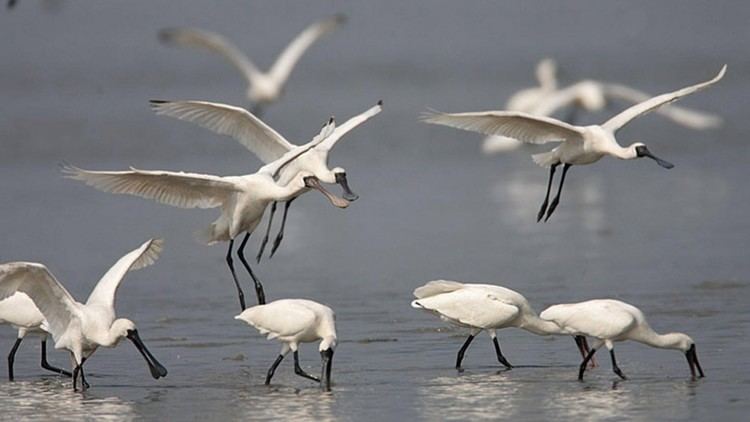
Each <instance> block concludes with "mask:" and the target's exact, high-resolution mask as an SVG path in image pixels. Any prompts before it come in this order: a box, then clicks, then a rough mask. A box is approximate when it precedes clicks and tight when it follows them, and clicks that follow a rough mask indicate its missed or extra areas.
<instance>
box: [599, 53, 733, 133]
mask: <svg viewBox="0 0 750 422" xmlns="http://www.w3.org/2000/svg"><path fill="white" fill-rule="evenodd" d="M726 70H727V66H726V65H724V66H723V67H722V68H721V70H720V71H719V73H718V74H717V75H716V76H714V77H713V79H711V80H708V81H705V82H701V83H699V84H695V85H692V86H688V87H685V88H682V89H678V90H677V91H673V92H669V93H666V94H661V95H657V96H656V97H653V98H651V99H648V100H646V101H643V102H641V103H639V104H636V105H634V106H632V107H630V108H628V109H626V110H625V111H623V112H621V113H620V114H618V115H616V116H614V117H612V118H611V119H609V120H607V121H606V122H605V123H604V124H603V125H602V127H603V128H604V129H606V130H609V131H611V132H613V133H615V132H617V131H618V130H619V129H621V128H622V127H623V126H625V125H626V124H628V123H629V122H630V121H631V120H633V119H635V118H636V117H639V116H642V115H644V114H646V113H648V112H651V111H653V110H655V109H657V108H659V107H661V106H663V105H666V104H669V103H672V102H674V101H677V100H679V99H680V98H682V97H684V96H686V95H690V94H693V93H695V92H698V91H700V90H702V89H705V88H707V87H709V86H711V85H713V84H715V83H716V82H718V81H719V80H721V78H723V77H724V73H725V72H726Z"/></svg>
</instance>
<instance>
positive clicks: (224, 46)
mask: <svg viewBox="0 0 750 422" xmlns="http://www.w3.org/2000/svg"><path fill="white" fill-rule="evenodd" d="M345 21H346V18H345V17H344V16H343V15H336V16H332V17H329V18H326V19H323V20H320V21H318V22H315V23H313V24H312V25H310V26H308V27H307V28H306V29H305V30H304V31H302V32H301V33H300V34H299V35H297V37H296V38H294V40H292V42H291V43H289V45H288V46H287V47H286V48H285V49H284V51H283V52H282V53H281V54H280V55H279V57H278V58H277V59H276V62H275V63H274V64H273V66H271V68H270V69H269V70H268V72H263V71H261V70H260V69H258V68H257V67H256V66H255V65H254V64H253V62H251V61H250V59H249V58H248V57H247V56H246V55H245V54H244V53H242V52H241V51H240V50H239V49H238V48H237V47H236V46H234V44H232V43H231V42H229V41H228V40H227V39H226V38H224V37H223V36H221V35H219V34H215V33H213V32H208V31H202V30H199V29H191V28H169V29H163V30H161V31H160V32H159V38H160V39H161V40H162V41H163V42H165V43H167V44H173V45H179V46H186V47H193V48H203V49H206V50H208V51H211V52H213V53H216V54H218V55H220V56H221V57H223V58H224V59H225V60H227V61H228V62H229V63H231V64H232V65H233V66H234V67H236V68H237V70H239V71H240V72H242V75H243V76H244V77H245V79H246V80H247V83H248V88H247V98H248V99H250V101H252V102H253V103H254V104H255V108H254V110H253V112H254V113H255V114H260V111H261V107H263V106H265V105H266V104H270V103H272V102H274V101H276V100H278V99H279V97H280V96H281V94H282V92H283V91H284V86H285V85H286V82H287V80H288V79H289V75H290V74H291V73H292V69H294V66H295V65H296V64H297V61H298V60H299V59H300V57H302V54H304V52H305V51H307V49H308V48H310V46H311V45H312V44H313V43H315V42H316V41H317V40H318V39H319V38H320V37H322V36H323V35H325V34H327V33H328V32H331V31H332V30H334V29H336V28H337V27H339V26H340V25H341V24H342V23H344V22H345Z"/></svg>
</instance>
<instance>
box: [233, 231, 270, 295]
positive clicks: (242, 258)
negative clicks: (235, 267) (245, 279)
mask: <svg viewBox="0 0 750 422" xmlns="http://www.w3.org/2000/svg"><path fill="white" fill-rule="evenodd" d="M248 239H250V233H245V238H244V239H242V243H240V247H239V248H238V249H237V255H239V257H240V261H242V265H244V266H245V269H246V270H247V272H248V273H250V277H252V279H253V283H254V284H255V296H257V297H258V305H265V304H266V293H265V292H264V291H263V285H262V284H260V280H258V278H257V277H255V274H254V273H253V269H252V268H250V264H248V263H247V260H246V259H245V245H247V241H248Z"/></svg>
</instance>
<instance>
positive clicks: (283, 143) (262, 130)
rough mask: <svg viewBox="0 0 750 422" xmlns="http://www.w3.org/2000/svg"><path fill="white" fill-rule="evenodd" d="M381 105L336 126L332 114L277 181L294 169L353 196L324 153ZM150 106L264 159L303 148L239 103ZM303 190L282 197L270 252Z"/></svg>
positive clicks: (270, 219)
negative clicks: (278, 225)
mask: <svg viewBox="0 0 750 422" xmlns="http://www.w3.org/2000/svg"><path fill="white" fill-rule="evenodd" d="M382 105H383V102H382V101H378V103H377V105H375V106H373V107H371V108H369V109H368V110H366V111H364V112H363V113H360V114H358V115H356V116H354V117H352V118H350V119H349V120H347V121H346V122H344V124H342V125H340V126H338V127H337V126H336V124H335V122H334V121H333V118H331V120H329V121H328V123H326V124H325V125H323V128H322V130H321V131H320V133H319V134H318V135H317V137H316V138H314V140H313V142H315V139H318V138H323V139H324V141H322V142H320V143H319V144H318V145H317V146H315V147H314V148H312V150H310V151H309V152H307V153H306V154H304V155H302V156H300V157H299V158H298V159H296V160H294V161H293V162H291V163H289V164H288V165H287V166H285V167H283V168H282V169H281V172H280V173H279V178H278V180H277V183H278V184H279V185H282V186H286V185H287V184H289V182H290V181H291V180H292V178H293V177H295V175H297V173H299V172H310V173H312V174H313V175H314V176H315V177H317V178H318V179H319V180H320V181H321V182H323V183H331V184H333V183H338V184H339V185H341V188H342V190H343V198H344V199H346V200H347V201H350V202H351V201H354V200H356V199H357V198H358V196H357V195H356V194H355V193H354V192H352V191H351V189H350V188H349V183H348V181H347V178H346V170H344V169H343V168H341V167H335V168H333V169H331V168H329V167H328V155H329V153H330V152H331V150H332V149H333V147H334V146H335V145H336V143H337V142H338V141H339V140H340V139H341V138H342V137H343V136H344V135H345V134H346V133H348V132H349V131H350V130H352V129H354V128H355V127H357V126H359V125H361V124H362V123H364V122H366V121H367V120H369V119H370V118H372V117H373V116H376V115H377V114H378V113H380V112H381V110H382ZM151 107H152V108H153V109H154V111H155V112H156V114H158V115H163V116H169V117H174V118H176V119H179V120H184V121H188V122H192V123H195V124H197V125H199V126H202V127H204V128H206V129H209V130H211V131H213V132H216V133H219V134H222V135H228V136H231V137H232V138H234V139H236V140H237V141H238V142H239V143H241V144H242V145H243V146H245V148H247V149H248V150H250V152H252V153H253V154H255V155H256V156H257V157H258V158H259V159H260V160H261V161H263V162H264V163H270V162H273V161H274V160H278V159H279V158H281V157H283V156H284V154H287V153H290V152H291V151H295V150H298V149H300V148H304V145H303V146H299V145H295V144H293V143H291V142H289V141H288V140H287V139H286V138H284V137H283V136H281V135H280V134H279V133H278V132H277V131H275V130H274V129H273V128H271V127H270V126H268V125H267V124H266V123H264V122H263V121H262V120H260V119H259V118H258V117H256V116H255V115H253V113H251V112H249V111H248V110H245V109H244V108H241V107H235V106H231V105H227V104H220V103H210V102H206V101H151ZM306 191H307V189H305V190H302V191H300V192H298V193H297V194H296V195H293V196H291V197H290V198H289V199H288V200H286V202H285V205H284V215H283V217H282V220H281V228H280V229H279V233H278V234H277V235H276V238H275V240H274V242H273V246H272V248H271V256H273V254H274V253H275V252H276V249H278V247H279V245H280V244H281V240H282V239H283V237H284V227H285V225H286V218H287V213H288V212H289V206H290V205H291V203H292V201H294V200H295V199H296V198H297V197H298V196H299V195H301V194H302V193H304V192H306ZM276 204H277V201H274V202H273V203H272V204H271V211H270V214H269V217H268V227H267V228H266V234H265V236H264V237H263V240H262V241H261V247H260V250H259V252H258V255H257V256H256V261H257V262H260V258H261V256H262V255H263V251H264V249H265V246H266V243H268V236H269V234H270V231H271V224H272V223H273V216H274V213H275V212H276Z"/></svg>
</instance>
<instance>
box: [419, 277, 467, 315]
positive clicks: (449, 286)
mask: <svg viewBox="0 0 750 422" xmlns="http://www.w3.org/2000/svg"><path fill="white" fill-rule="evenodd" d="M463 286H464V285H463V284H462V283H459V282H457V281H448V280H433V281H430V282H429V283H427V284H425V285H424V286H421V287H417V288H416V289H414V297H416V298H417V299H424V298H426V297H430V296H435V295H439V294H441V293H450V292H453V291H456V290H458V289H460V288H462V287H463ZM415 303H417V301H416V300H415V301H414V302H412V303H411V306H414V304H415ZM417 305H419V304H418V303H417ZM414 307H415V308H416V307H417V306H414ZM419 307H420V308H421V307H422V305H419Z"/></svg>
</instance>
